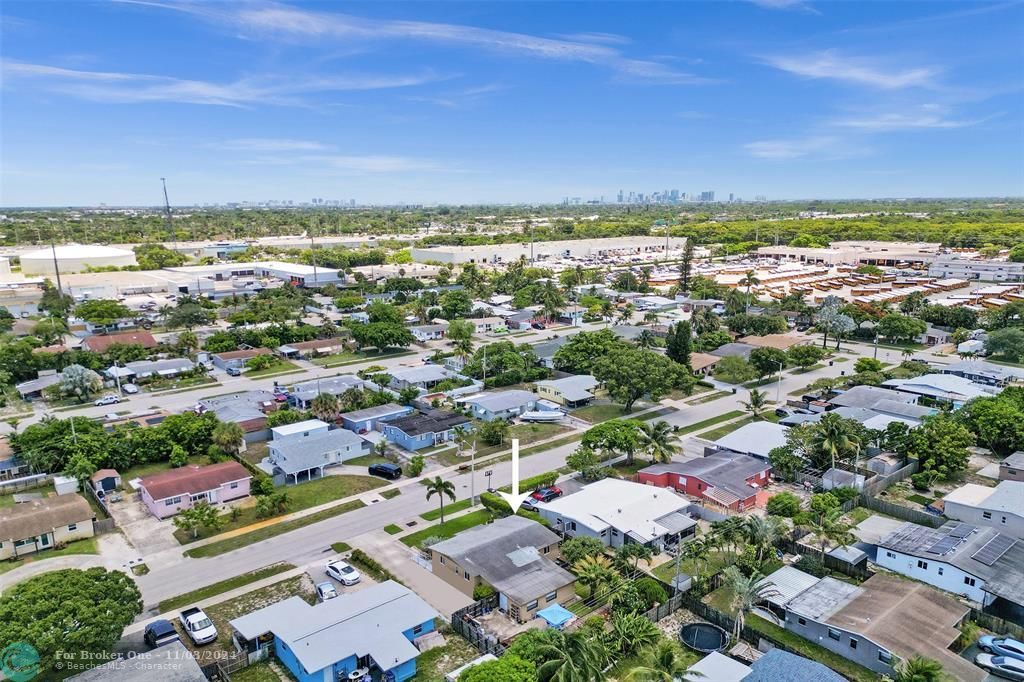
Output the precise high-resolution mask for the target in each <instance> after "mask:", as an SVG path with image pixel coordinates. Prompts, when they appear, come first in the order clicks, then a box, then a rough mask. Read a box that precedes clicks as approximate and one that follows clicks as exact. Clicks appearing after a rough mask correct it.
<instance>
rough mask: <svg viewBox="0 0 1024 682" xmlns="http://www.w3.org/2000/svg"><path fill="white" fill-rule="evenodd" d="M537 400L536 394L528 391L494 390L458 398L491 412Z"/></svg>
mask: <svg viewBox="0 0 1024 682" xmlns="http://www.w3.org/2000/svg"><path fill="white" fill-rule="evenodd" d="M535 400H537V396H536V395H535V394H533V393H530V392H529V391H518V390H513V391H495V392H494V393H480V394H478V395H475V396H469V397H468V398H462V399H460V402H464V403H466V404H469V405H477V406H479V407H482V408H483V409H485V410H489V411H491V412H503V411H504V410H512V409H516V408H519V407H522V406H523V405H525V404H527V403H530V402H533V401H535Z"/></svg>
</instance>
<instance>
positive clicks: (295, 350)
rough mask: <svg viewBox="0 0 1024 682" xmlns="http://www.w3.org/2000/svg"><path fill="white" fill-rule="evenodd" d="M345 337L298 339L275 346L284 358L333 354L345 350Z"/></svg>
mask: <svg viewBox="0 0 1024 682" xmlns="http://www.w3.org/2000/svg"><path fill="white" fill-rule="evenodd" d="M346 343H347V339H346V338H342V337H334V338H332V339H313V340H312V341H298V342H296V343H286V344H284V345H283V346H278V347H277V352H278V353H279V354H280V355H281V356H283V357H286V358H310V357H318V356H321V355H334V354H335V353H341V352H342V351H344V350H345V344H346Z"/></svg>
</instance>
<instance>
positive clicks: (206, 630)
mask: <svg viewBox="0 0 1024 682" xmlns="http://www.w3.org/2000/svg"><path fill="white" fill-rule="evenodd" d="M178 620H179V621H181V626H182V627H183V628H185V632H186V634H188V636H189V638H190V639H191V640H192V641H193V642H195V643H196V644H197V645H201V644H209V643H210V642H212V641H214V640H215V639H217V628H216V627H215V626H214V625H213V621H212V620H210V617H209V616H207V615H206V614H205V613H203V610H202V609H201V608H199V607H197V606H193V607H192V608H190V609H185V610H184V611H182V612H181V615H180V616H178Z"/></svg>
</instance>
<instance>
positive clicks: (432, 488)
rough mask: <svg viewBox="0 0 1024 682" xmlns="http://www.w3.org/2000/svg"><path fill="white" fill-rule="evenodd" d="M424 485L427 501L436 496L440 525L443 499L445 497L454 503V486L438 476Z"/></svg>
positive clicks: (442, 521)
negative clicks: (438, 505)
mask: <svg viewBox="0 0 1024 682" xmlns="http://www.w3.org/2000/svg"><path fill="white" fill-rule="evenodd" d="M425 485H426V488H427V500H429V499H430V498H431V497H433V496H434V495H437V501H438V503H439V504H440V509H441V523H444V498H446V497H447V498H448V499H450V500H451V501H452V502H454V501H455V484H454V483H452V482H451V481H446V480H444V479H443V478H441V477H440V476H435V477H434V478H432V479H429V480H427V481H426V483H425Z"/></svg>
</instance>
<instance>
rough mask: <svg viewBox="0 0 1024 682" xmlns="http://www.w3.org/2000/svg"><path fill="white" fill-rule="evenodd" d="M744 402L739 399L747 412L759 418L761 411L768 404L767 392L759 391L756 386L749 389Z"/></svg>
mask: <svg viewBox="0 0 1024 682" xmlns="http://www.w3.org/2000/svg"><path fill="white" fill-rule="evenodd" d="M748 398H749V399H748V400H747V401H746V402H743V401H741V402H740V404H741V405H743V407H745V408H746V410H747V412H749V413H750V414H751V416H753V417H754V418H755V419H760V418H761V412H762V411H763V410H764V408H765V407H767V406H768V393H767V392H766V391H759V390H757V389H756V388H753V389H751V390H750V395H749V396H748Z"/></svg>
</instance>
